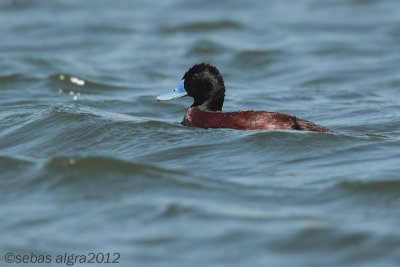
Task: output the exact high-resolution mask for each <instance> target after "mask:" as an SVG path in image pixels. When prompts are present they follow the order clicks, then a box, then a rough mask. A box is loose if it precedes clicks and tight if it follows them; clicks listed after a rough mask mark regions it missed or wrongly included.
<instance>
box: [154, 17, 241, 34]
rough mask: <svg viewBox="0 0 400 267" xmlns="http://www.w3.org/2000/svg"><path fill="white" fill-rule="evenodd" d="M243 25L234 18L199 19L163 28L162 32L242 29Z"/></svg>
mask: <svg viewBox="0 0 400 267" xmlns="http://www.w3.org/2000/svg"><path fill="white" fill-rule="evenodd" d="M242 29H243V25H242V24H240V23H239V22H236V21H233V20H215V21H197V22H189V23H182V24H179V25H177V26H172V27H165V28H161V32H162V33H175V32H203V31H207V32H209V31H221V30H242Z"/></svg>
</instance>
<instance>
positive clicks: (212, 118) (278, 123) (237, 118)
mask: <svg viewBox="0 0 400 267" xmlns="http://www.w3.org/2000/svg"><path fill="white" fill-rule="evenodd" d="M182 123H183V125H186V126H191V127H200V128H231V129H236V130H303V131H314V132H331V131H330V130H329V129H328V128H325V127H323V126H320V125H317V124H315V123H313V122H310V121H307V120H303V119H300V118H298V117H295V116H291V115H287V114H283V113H278V112H271V111H257V110H246V111H235V112H220V111H214V112H210V111H203V110H201V109H199V108H197V107H191V108H189V109H188V110H187V111H186V113H185V117H184V118H183V122H182Z"/></svg>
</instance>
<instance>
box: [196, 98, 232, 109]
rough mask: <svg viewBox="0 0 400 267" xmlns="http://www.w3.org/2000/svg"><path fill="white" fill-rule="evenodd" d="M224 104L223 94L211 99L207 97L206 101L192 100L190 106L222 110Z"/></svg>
mask: <svg viewBox="0 0 400 267" xmlns="http://www.w3.org/2000/svg"><path fill="white" fill-rule="evenodd" d="M223 105H224V95H222V96H221V97H215V98H213V99H208V100H206V101H196V100H195V101H194V102H193V105H192V106H191V107H192V108H193V107H196V108H198V109H200V110H204V111H222V106H223Z"/></svg>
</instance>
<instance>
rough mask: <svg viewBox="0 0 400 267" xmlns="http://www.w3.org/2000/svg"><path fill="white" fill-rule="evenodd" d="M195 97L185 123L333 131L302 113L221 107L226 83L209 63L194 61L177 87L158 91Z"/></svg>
mask: <svg viewBox="0 0 400 267" xmlns="http://www.w3.org/2000/svg"><path fill="white" fill-rule="evenodd" d="M186 96H188V97H192V98H193V104H192V105H191V106H190V107H189V108H188V109H187V110H186V113H185V115H184V117H183V121H182V124H183V125H184V126H189V127H198V128H205V129H208V128H229V129H235V130H299V131H312V132H325V133H332V131H331V130H330V129H328V128H326V127H324V126H321V125H318V124H315V123H313V122H311V121H308V120H304V119H301V118H299V117H296V116H293V115H289V114H285V113H280V112H274V111H265V110H243V111H229V112H224V111H222V106H223V104H224V99H225V84H224V79H223V78H222V75H221V73H220V71H219V70H218V69H217V68H216V67H215V66H213V65H211V64H209V63H200V64H195V65H193V66H192V67H191V68H189V70H188V71H186V72H185V74H184V75H183V77H182V79H181V80H180V81H179V82H178V85H177V86H176V88H175V89H174V90H172V91H170V92H168V93H165V94H162V95H159V96H158V97H157V98H156V99H157V100H158V101H167V100H172V99H177V98H181V97H186Z"/></svg>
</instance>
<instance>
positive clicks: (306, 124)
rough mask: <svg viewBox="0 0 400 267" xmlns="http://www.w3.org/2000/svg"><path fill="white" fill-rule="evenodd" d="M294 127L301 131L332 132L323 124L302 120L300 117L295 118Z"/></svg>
mask: <svg viewBox="0 0 400 267" xmlns="http://www.w3.org/2000/svg"><path fill="white" fill-rule="evenodd" d="M294 129H295V130H302V131H312V132H322V133H333V132H332V131H331V130H330V129H328V128H326V127H323V126H321V125H318V124H315V123H313V122H311V121H307V120H303V119H300V118H296V121H295V124H294Z"/></svg>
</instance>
